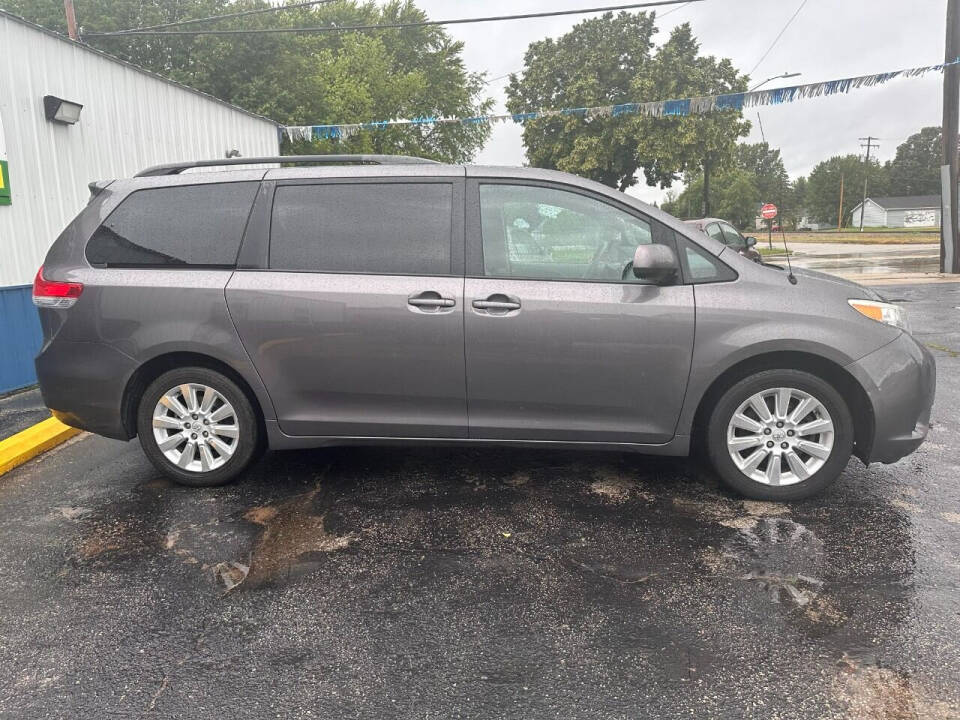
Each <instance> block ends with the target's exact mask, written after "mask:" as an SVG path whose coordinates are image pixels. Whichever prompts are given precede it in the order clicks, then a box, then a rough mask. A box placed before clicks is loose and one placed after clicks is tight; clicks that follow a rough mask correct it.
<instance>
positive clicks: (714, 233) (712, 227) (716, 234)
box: [707, 223, 726, 243]
mask: <svg viewBox="0 0 960 720" xmlns="http://www.w3.org/2000/svg"><path fill="white" fill-rule="evenodd" d="M707 235H709V236H710V237H712V238H713V239H714V240H719V241H720V242H722V243H726V240H725V239H724V237H723V230H721V229H720V226H719V225H718V224H717V223H710V224H709V225H707Z"/></svg>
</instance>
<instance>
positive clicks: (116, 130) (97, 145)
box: [0, 11, 280, 395]
mask: <svg viewBox="0 0 960 720" xmlns="http://www.w3.org/2000/svg"><path fill="white" fill-rule="evenodd" d="M0 47H2V48H3V50H4V53H3V56H4V60H3V62H4V68H3V69H4V73H3V83H2V88H3V91H2V92H0V347H2V349H3V352H0V395H2V394H3V393H4V392H7V391H10V390H15V389H17V388H21V387H25V386H28V385H31V384H33V383H35V382H36V377H35V375H34V368H33V358H34V356H35V355H36V354H37V351H38V350H39V349H40V343H41V339H42V338H41V332H40V323H39V320H38V317H37V310H36V308H35V307H34V306H33V303H32V299H31V282H32V281H33V277H34V275H35V274H36V272H37V268H38V267H39V266H40V264H41V263H42V262H43V259H44V257H45V255H46V253H47V249H48V248H49V247H50V245H51V244H52V243H53V241H54V240H55V239H56V238H57V236H58V235H59V234H60V232H61V231H62V230H63V229H64V227H65V226H66V225H67V223H68V222H70V221H71V220H72V219H73V218H74V216H75V215H76V214H77V213H78V212H80V210H81V209H82V208H83V206H84V205H85V204H86V203H87V199H88V198H89V196H90V191H89V190H88V188H87V185H88V183H90V182H92V181H95V180H109V179H111V178H120V177H129V176H131V175H134V174H136V173H137V172H138V171H140V170H143V169H144V168H146V167H148V166H150V165H158V164H161V163H166V162H175V161H182V160H210V159H216V158H223V157H229V156H230V155H235V154H240V155H241V156H244V157H256V156H276V155H279V154H280V153H279V150H280V140H279V134H278V128H277V125H276V123H274V122H272V121H270V120H268V119H267V118H264V117H260V116H259V115H254V114H252V113H249V112H246V111H245V110H242V109H241V108H238V107H235V106H233V105H229V104H228V103H225V102H222V101H220V100H218V99H216V98H214V97H212V96H210V95H206V94H204V93H202V92H200V91H198V90H195V89H193V88H190V87H187V86H185V85H181V84H179V83H175V82H172V81H170V80H167V79H165V78H162V77H160V76H159V75H155V74H153V73H150V72H147V71H145V70H142V69H141V68H138V67H136V66H134V65H131V64H129V63H127V62H124V61H122V60H120V59H118V58H115V57H113V56H111V55H108V54H106V53H103V52H100V51H99V50H95V49H94V48H91V47H89V46H87V45H83V44H81V43H78V42H74V41H72V40H70V39H69V38H66V37H64V36H62V35H59V34H57V33H55V32H51V31H50V30H47V29H45V28H42V27H40V26H38V25H34V24H32V23H29V22H26V21H25V20H22V19H20V18H18V17H16V16H15V15H11V14H10V13H7V12H4V11H0Z"/></svg>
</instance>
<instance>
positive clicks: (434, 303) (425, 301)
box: [407, 297, 457, 307]
mask: <svg viewBox="0 0 960 720" xmlns="http://www.w3.org/2000/svg"><path fill="white" fill-rule="evenodd" d="M407 303H409V304H410V305H413V306H414V307H453V306H454V305H456V304H457V302H456V300H454V299H453V298H424V297H412V298H410V299H409V300H407Z"/></svg>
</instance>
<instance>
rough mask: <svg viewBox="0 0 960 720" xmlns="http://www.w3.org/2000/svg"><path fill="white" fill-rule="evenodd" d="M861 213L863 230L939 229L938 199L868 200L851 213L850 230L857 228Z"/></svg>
mask: <svg viewBox="0 0 960 720" xmlns="http://www.w3.org/2000/svg"><path fill="white" fill-rule="evenodd" d="M861 209H862V212H863V226H864V227H888V228H919V227H930V228H933V227H940V196H939V195H909V196H906V197H880V198H867V200H866V203H860V204H858V205H857V206H856V207H855V208H854V209H853V211H852V212H851V214H850V227H860V213H861Z"/></svg>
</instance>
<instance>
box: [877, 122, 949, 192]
mask: <svg viewBox="0 0 960 720" xmlns="http://www.w3.org/2000/svg"><path fill="white" fill-rule="evenodd" d="M942 153H943V137H942V135H941V132H940V128H939V127H925V128H923V129H922V130H921V131H920V132H918V133H915V134H913V135H911V136H910V137H908V138H907V139H906V140H905V141H904V142H903V143H902V144H901V145H899V146H898V147H897V155H896V157H894V159H893V160H891V161H890V162H889V163H888V164H887V170H888V172H889V175H890V193H891V194H892V195H933V194H936V193H939V192H940V165H941V164H942V162H943V155H942Z"/></svg>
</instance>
